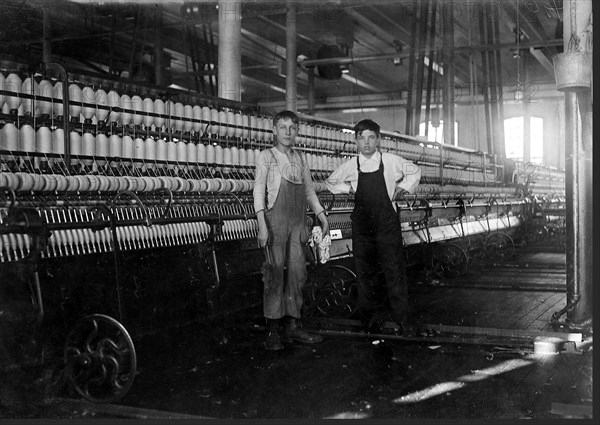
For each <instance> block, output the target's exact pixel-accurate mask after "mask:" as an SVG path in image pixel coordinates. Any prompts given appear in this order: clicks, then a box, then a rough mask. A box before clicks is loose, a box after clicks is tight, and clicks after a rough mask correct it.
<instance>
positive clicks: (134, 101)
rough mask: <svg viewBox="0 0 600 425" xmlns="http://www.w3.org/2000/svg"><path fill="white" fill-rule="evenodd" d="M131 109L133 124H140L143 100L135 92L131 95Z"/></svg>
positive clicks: (142, 113) (142, 119)
mask: <svg viewBox="0 0 600 425" xmlns="http://www.w3.org/2000/svg"><path fill="white" fill-rule="evenodd" d="M131 109H133V111H134V113H133V116H132V122H133V125H142V122H143V121H144V101H143V100H142V98H141V97H140V96H138V95H137V94H134V95H133V96H131Z"/></svg>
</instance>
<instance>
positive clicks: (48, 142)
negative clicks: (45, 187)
mask: <svg viewBox="0 0 600 425" xmlns="http://www.w3.org/2000/svg"><path fill="white" fill-rule="evenodd" d="M35 144H36V147H35V149H36V150H37V151H38V152H39V153H42V154H46V155H47V154H50V153H52V132H51V131H50V127H47V126H45V125H44V126H41V127H40V128H38V130H37V132H36V138H35ZM39 159H40V162H41V165H42V167H43V168H46V167H47V166H48V157H47V156H43V157H40V158H39Z"/></svg>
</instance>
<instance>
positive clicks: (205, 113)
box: [200, 106, 212, 135]
mask: <svg viewBox="0 0 600 425" xmlns="http://www.w3.org/2000/svg"><path fill="white" fill-rule="evenodd" d="M211 116H212V110H211V109H210V108H209V107H208V106H203V107H202V121H204V122H203V123H202V129H201V130H200V132H201V133H202V134H204V133H206V134H207V135H210V134H211V126H210V120H211Z"/></svg>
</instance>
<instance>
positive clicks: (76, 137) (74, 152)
mask: <svg viewBox="0 0 600 425" xmlns="http://www.w3.org/2000/svg"><path fill="white" fill-rule="evenodd" d="M69 142H70V146H71V165H77V164H79V159H78V158H77V156H79V155H81V135H80V134H79V133H78V132H76V131H71V132H70V133H69Z"/></svg>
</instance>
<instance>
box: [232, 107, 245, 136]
mask: <svg viewBox="0 0 600 425" xmlns="http://www.w3.org/2000/svg"><path fill="white" fill-rule="evenodd" d="M234 121H235V129H234V130H235V131H234V134H233V135H234V137H237V138H238V139H239V138H241V137H242V134H243V133H244V129H243V128H242V126H243V125H244V122H243V118H242V114H241V112H236V113H235V115H234Z"/></svg>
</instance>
